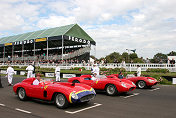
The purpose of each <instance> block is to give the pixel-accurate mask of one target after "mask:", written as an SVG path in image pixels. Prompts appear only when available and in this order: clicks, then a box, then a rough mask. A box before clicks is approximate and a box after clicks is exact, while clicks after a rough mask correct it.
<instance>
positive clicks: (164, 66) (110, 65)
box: [0, 63, 176, 72]
mask: <svg viewBox="0 0 176 118" xmlns="http://www.w3.org/2000/svg"><path fill="white" fill-rule="evenodd" d="M137 65H139V66H140V67H141V70H142V71H146V70H147V69H148V68H154V69H156V68H160V69H168V70H169V71H170V72H176V64H156V63H126V64H125V65H122V64H120V63H119V64H116V63H108V64H99V65H98V66H99V67H100V68H122V67H123V68H125V69H126V70H127V71H136V70H137ZM0 66H6V65H5V64H1V65H0ZM12 66H19V67H22V66H28V65H27V64H21V65H12ZM36 66H40V67H41V68H55V67H56V66H55V64H36ZM75 67H84V68H86V70H91V67H92V66H91V65H90V64H67V63H65V64H64V65H60V68H61V69H71V68H75Z"/></svg>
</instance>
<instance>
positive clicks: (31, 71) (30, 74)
mask: <svg viewBox="0 0 176 118" xmlns="http://www.w3.org/2000/svg"><path fill="white" fill-rule="evenodd" d="M26 70H27V71H28V73H27V78H30V77H33V71H34V67H33V66H32V64H30V65H29V66H28V67H27V68H26Z"/></svg>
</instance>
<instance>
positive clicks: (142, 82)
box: [137, 81, 146, 89]
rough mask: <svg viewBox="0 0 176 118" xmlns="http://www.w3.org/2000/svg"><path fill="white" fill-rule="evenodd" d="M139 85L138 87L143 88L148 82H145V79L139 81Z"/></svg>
mask: <svg viewBox="0 0 176 118" xmlns="http://www.w3.org/2000/svg"><path fill="white" fill-rule="evenodd" d="M137 86H138V88H140V89H143V88H145V87H146V83H145V81H139V82H138V83H137Z"/></svg>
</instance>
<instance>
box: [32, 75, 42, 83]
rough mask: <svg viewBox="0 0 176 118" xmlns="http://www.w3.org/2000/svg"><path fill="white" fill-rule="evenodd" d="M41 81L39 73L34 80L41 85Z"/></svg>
mask: <svg viewBox="0 0 176 118" xmlns="http://www.w3.org/2000/svg"><path fill="white" fill-rule="evenodd" d="M39 83H40V74H39V73H38V74H37V77H36V78H35V80H34V81H33V83H32V84H33V85H39Z"/></svg>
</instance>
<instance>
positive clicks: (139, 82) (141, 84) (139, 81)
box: [109, 74, 158, 89]
mask: <svg viewBox="0 0 176 118" xmlns="http://www.w3.org/2000/svg"><path fill="white" fill-rule="evenodd" d="M110 76H111V77H112V78H113V76H115V77H116V78H119V74H111V75H110ZM110 76H109V77H110ZM120 80H130V81H132V82H134V83H135V84H136V86H137V87H138V88H140V89H143V88H151V87H152V86H154V85H156V84H157V83H158V81H157V80H156V79H155V78H152V77H129V78H122V79H120Z"/></svg>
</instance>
